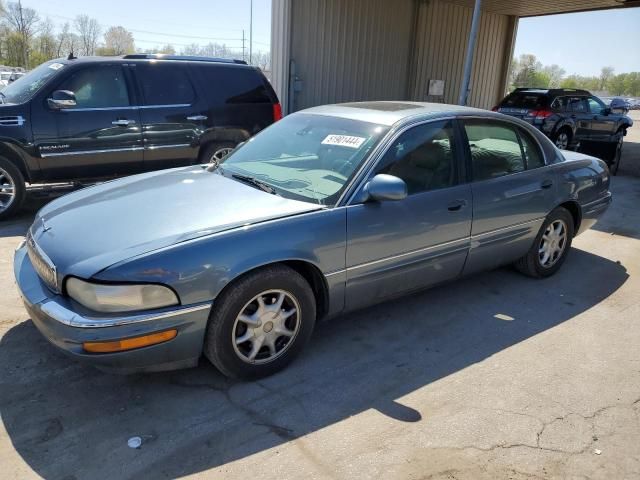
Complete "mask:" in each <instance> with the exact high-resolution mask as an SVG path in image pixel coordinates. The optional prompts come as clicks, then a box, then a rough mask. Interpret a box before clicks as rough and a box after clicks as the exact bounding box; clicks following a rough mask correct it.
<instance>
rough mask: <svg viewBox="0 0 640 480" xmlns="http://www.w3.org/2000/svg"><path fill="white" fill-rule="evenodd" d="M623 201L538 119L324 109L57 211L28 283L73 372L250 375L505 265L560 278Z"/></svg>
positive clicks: (431, 109)
mask: <svg viewBox="0 0 640 480" xmlns="http://www.w3.org/2000/svg"><path fill="white" fill-rule="evenodd" d="M610 202H611V194H610V192H609V172H608V170H607V167H606V165H605V163H604V162H602V161H601V160H598V159H596V158H593V157H588V156H586V155H582V154H580V153H576V152H561V151H560V150H558V149H557V148H556V147H555V146H554V145H553V143H551V142H550V141H549V140H548V139H547V138H546V137H545V136H544V135H543V134H542V133H540V132H539V131H538V130H536V129H535V128H533V127H532V126H531V125H530V124H528V123H526V122H523V121H520V120H517V119H514V118H509V117H507V116H505V115H500V114H496V113H492V112H487V111H484V110H478V109H473V108H467V107H459V106H453V105H442V104H423V103H414V102H368V103H348V104H342V105H330V106H324V107H316V108H312V109H309V110H305V111H302V112H299V113H294V114H292V115H289V116H287V117H285V118H284V119H283V120H282V121H280V122H278V123H276V124H275V125H273V126H271V127H269V128H267V129H266V130H265V131H263V132H261V133H260V134H258V135H256V136H255V137H253V138H251V139H250V140H249V141H248V142H246V143H245V144H244V145H242V146H241V147H239V148H238V149H236V150H235V151H234V152H232V153H231V155H229V156H228V157H226V158H225V159H224V160H223V161H222V162H221V163H220V164H219V165H218V164H212V165H210V166H209V167H203V166H195V167H185V168H178V169H172V170H167V171H164V172H155V173H146V174H141V175H137V176H132V177H128V178H124V179H121V180H116V181H114V182H109V183H104V184H100V185H97V186H94V187H90V188H86V189H83V190H80V191H77V192H75V193H72V194H70V195H67V196H65V197H62V198H60V199H58V200H55V201H53V202H51V203H50V204H49V205H47V206H46V207H44V208H43V209H42V210H41V211H40V212H39V213H38V215H37V216H36V219H35V221H34V223H33V225H32V226H31V228H30V229H29V232H28V234H27V239H26V243H25V244H24V245H23V246H21V247H20V248H19V249H18V250H17V252H16V255H15V260H14V271H15V276H16V280H17V283H18V286H19V289H20V291H21V292H22V296H23V299H24V302H25V305H26V308H27V311H28V313H29V315H30V317H31V319H32V320H33V322H34V324H35V325H36V327H37V328H38V329H39V330H40V331H41V332H42V333H43V335H44V336H45V337H47V339H48V340H49V341H51V342H52V343H53V344H54V345H56V346H57V347H59V348H60V349H61V350H62V351H64V352H66V353H67V354H69V355H71V356H73V357H75V358H77V359H79V360H82V361H85V362H87V363H90V364H93V365H96V366H98V367H100V368H102V369H106V370H109V371H114V372H123V373H126V372H134V371H145V370H163V369H173V368H181V367H188V366H193V365H195V364H196V363H197V362H198V360H199V358H200V356H201V354H202V353H203V352H204V354H205V355H206V356H207V357H208V358H209V360H210V361H211V362H212V363H213V364H214V365H215V366H216V367H218V369H220V371H222V372H223V373H224V374H226V375H229V376H234V377H255V376H263V375H268V374H271V373H274V372H276V371H278V370H280V369H281V368H283V367H284V366H285V365H287V364H288V363H289V362H290V361H291V360H292V359H293V357H294V356H295V355H296V354H297V353H298V352H300V350H301V349H302V348H303V347H304V345H305V344H306V343H307V341H308V340H309V339H310V337H311V333H312V331H313V328H314V325H315V323H316V321H317V320H319V319H321V318H325V317H326V318H328V317H331V316H335V315H338V314H341V313H343V312H345V311H348V310H354V309H357V308H361V307H366V306H368V305H371V304H374V303H376V302H380V301H383V300H386V299H388V298H392V297H396V296H399V295H403V294H407V293H410V292H414V291H416V290H420V289H424V288H427V287H431V286H433V285H436V284H439V283H442V282H448V281H451V280H453V279H456V278H458V277H460V276H462V275H468V274H473V273H475V272H479V271H483V270H487V269H492V268H496V267H498V266H500V265H506V264H511V263H515V265H516V267H517V268H518V269H519V270H520V271H521V272H523V273H525V274H527V275H530V276H533V277H548V276H550V275H553V274H554V273H555V272H557V271H558V269H559V268H560V267H561V266H562V264H563V262H564V261H565V260H566V258H567V254H568V253H569V250H570V248H571V242H572V239H573V237H574V236H575V235H577V234H578V233H580V232H583V231H584V230H586V229H588V228H589V227H591V226H592V225H593V224H594V223H595V222H596V220H597V218H598V216H599V215H600V214H601V213H602V212H604V211H605V210H606V209H607V207H608V206H609V204H610ZM531 288H536V285H535V284H533V283H532V284H531ZM452 308H454V306H452ZM390 321H393V319H390ZM370 334H371V335H375V332H370ZM407 342H408V344H407V345H408V348H409V347H410V344H411V342H413V339H412V338H411V336H408V337H407Z"/></svg>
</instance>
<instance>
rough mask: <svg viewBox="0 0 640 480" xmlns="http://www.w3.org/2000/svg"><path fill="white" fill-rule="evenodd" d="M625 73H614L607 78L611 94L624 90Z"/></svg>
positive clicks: (621, 92)
mask: <svg viewBox="0 0 640 480" xmlns="http://www.w3.org/2000/svg"><path fill="white" fill-rule="evenodd" d="M626 78H627V74H626V73H620V74H618V75H614V76H613V77H611V78H610V79H609V82H608V83H607V87H608V89H609V93H610V94H612V95H622V94H624V91H625V87H626V85H625V83H626V81H625V80H626Z"/></svg>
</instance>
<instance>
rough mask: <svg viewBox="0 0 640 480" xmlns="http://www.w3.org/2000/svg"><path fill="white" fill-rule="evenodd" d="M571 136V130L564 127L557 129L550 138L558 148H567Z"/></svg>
mask: <svg viewBox="0 0 640 480" xmlns="http://www.w3.org/2000/svg"><path fill="white" fill-rule="evenodd" d="M572 136H573V135H572V133H571V130H569V129H568V128H566V127H564V128H561V129H560V130H558V131H557V132H556V133H554V134H553V137H552V138H551V140H552V141H553V143H554V145H555V146H556V147H558V148H559V149H561V150H567V149H568V148H569V145H571V139H572ZM560 145H564V146H560Z"/></svg>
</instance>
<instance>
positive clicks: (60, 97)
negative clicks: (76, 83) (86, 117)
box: [47, 90, 76, 110]
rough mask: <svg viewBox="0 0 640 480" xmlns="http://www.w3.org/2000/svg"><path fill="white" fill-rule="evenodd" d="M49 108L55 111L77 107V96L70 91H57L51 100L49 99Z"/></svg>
mask: <svg viewBox="0 0 640 480" xmlns="http://www.w3.org/2000/svg"><path fill="white" fill-rule="evenodd" d="M47 102H48V103H49V107H50V108H52V109H54V110H60V109H63V108H71V107H75V106H76V95H75V93H73V92H70V91H69V90H56V91H55V92H53V93H52V94H51V98H48V99H47Z"/></svg>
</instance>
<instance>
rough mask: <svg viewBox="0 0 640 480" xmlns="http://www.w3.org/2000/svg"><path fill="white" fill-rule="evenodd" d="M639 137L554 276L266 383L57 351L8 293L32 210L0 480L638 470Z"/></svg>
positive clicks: (338, 350)
mask: <svg viewBox="0 0 640 480" xmlns="http://www.w3.org/2000/svg"><path fill="white" fill-rule="evenodd" d="M636 117H640V115H637V114H636ZM636 121H637V124H638V126H639V127H640V118H638V119H637V120H636ZM627 140H628V141H629V143H628V144H627V145H626V146H625V158H624V162H623V164H622V168H621V170H620V174H619V176H618V177H615V178H614V179H613V187H612V189H613V192H614V195H615V199H614V204H613V206H612V208H611V209H610V210H609V211H608V212H607V214H606V216H605V217H604V218H603V219H602V221H601V222H600V223H599V224H598V225H597V226H596V228H595V229H594V230H592V231H589V232H587V233H585V234H584V235H582V236H580V237H578V238H577V239H576V240H575V242H574V249H573V251H572V252H571V256H570V257H569V258H568V260H567V262H566V263H565V265H564V266H563V269H562V270H561V271H560V272H559V274H558V275H556V276H554V277H552V278H550V279H547V280H539V281H537V280H532V279H529V278H525V277H523V276H521V275H519V274H517V273H516V272H514V271H512V270H510V269H500V270H496V271H493V272H489V273H485V274H480V275H477V276H475V277H472V278H468V279H465V280H461V281H459V282H457V283H454V284H450V285H447V286H443V287H439V288H436V289H433V290H430V291H427V292H424V293H422V294H419V295H414V296H412V297H409V298H405V299H402V300H398V301H395V302H390V303H386V304H384V305H382V306H378V307H376V308H373V309H369V310H365V311H362V312H358V313H356V314H352V315H348V316H345V317H343V318H339V319H337V320H334V321H332V322H330V323H325V324H323V325H321V326H320V327H319V328H318V329H317V331H316V334H315V336H314V338H313V341H312V343H311V345H310V348H308V350H307V351H306V352H305V353H304V354H303V355H302V357H301V358H300V359H299V360H298V361H297V362H295V363H294V364H293V365H292V366H291V367H290V368H289V369H287V370H286V371H285V372H283V373H281V374H279V375H276V376H273V377H271V378H268V379H265V380H262V381H259V382H253V383H237V382H231V381H228V380H226V379H224V378H223V377H222V376H221V375H219V374H218V373H217V372H216V371H215V370H214V369H213V368H212V367H210V366H208V365H207V364H206V362H204V361H203V362H202V364H201V366H200V367H198V368H196V369H191V370H186V371H181V372H174V373H165V374H154V375H146V376H132V377H121V376H112V375H107V374H104V373H100V372H98V371H96V370H93V369H91V368H88V367H83V366H81V365H79V364H77V363H75V362H74V361H72V360H70V359H68V358H66V357H64V356H62V355H61V354H59V353H57V352H56V351H55V350H54V349H53V348H52V347H51V346H49V344H48V343H47V342H46V341H45V340H44V339H43V338H41V336H40V335H39V333H38V332H37V331H36V329H35V328H34V326H33V325H32V323H31V321H30V320H28V317H27V315H26V313H25V311H24V309H23V307H22V306H21V304H20V300H19V297H18V293H17V291H16V289H15V286H14V284H13V273H12V270H11V257H12V250H13V248H14V247H15V246H16V245H17V244H18V243H19V241H20V236H21V235H22V234H23V233H24V231H25V229H26V228H27V226H28V224H29V221H30V218H31V216H32V212H33V210H28V211H27V212H26V213H25V214H24V215H23V217H22V218H20V219H18V220H15V221H12V222H9V223H4V224H2V225H1V226H0V282H1V283H0V416H1V420H2V421H1V422H0V465H1V467H0V469H1V470H0V478H3V479H5V478H6V479H13V478H19V479H26V478H34V477H38V476H41V477H44V478H51V479H64V480H72V479H78V480H79V479H85V478H90V479H102V478H110V479H113V478H138V479H139V478H153V479H158V478H170V477H182V476H190V477H193V478H205V477H206V478H224V479H236V478H238V479H240V478H243V479H244V478H247V477H250V478H261V479H262V478H265V479H270V478H273V479H276V478H277V479H283V478H287V479H289V478H301V479H302V478H345V479H346V478H348V479H353V478H374V477H379V478H385V479H388V478H403V479H404V478H410V479H423V478H435V479H474V480H476V479H490V478H509V479H521V478H530V477H534V478H580V479H582V478H594V479H595V478H601V479H623V478H625V479H631V478H640V348H639V347H638V345H639V344H640V211H639V209H638V204H639V201H640V128H635V129H634V132H632V134H631V135H630V136H629V137H628V138H627ZM632 142H637V143H635V144H633V143H632ZM36 203H37V202H36ZM32 208H35V206H34V207H32ZM508 318H511V319H512V320H508ZM132 436H141V437H142V439H143V444H142V447H141V448H140V449H137V450H135V449H131V448H129V447H128V446H127V440H128V439H129V438H130V437H132Z"/></svg>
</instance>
